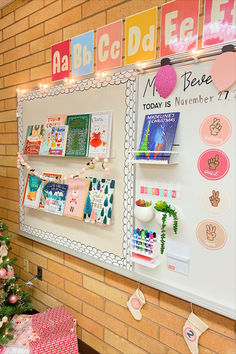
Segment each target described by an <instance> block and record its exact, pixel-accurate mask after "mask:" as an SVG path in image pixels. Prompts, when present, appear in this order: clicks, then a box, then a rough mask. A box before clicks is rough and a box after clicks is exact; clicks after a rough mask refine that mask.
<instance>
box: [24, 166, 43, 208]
mask: <svg viewBox="0 0 236 354" xmlns="http://www.w3.org/2000/svg"><path fill="white" fill-rule="evenodd" d="M41 190H42V180H41V178H39V177H36V176H34V175H31V174H30V173H29V174H28V176H27V180H26V184H25V192H24V197H23V202H22V204H23V205H24V206H26V207H29V208H35V209H37V208H38V206H39V202H40V197H41Z"/></svg>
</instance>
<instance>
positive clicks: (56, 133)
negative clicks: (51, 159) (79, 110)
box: [49, 125, 68, 156]
mask: <svg viewBox="0 0 236 354" xmlns="http://www.w3.org/2000/svg"><path fill="white" fill-rule="evenodd" d="M67 132H68V126H67V125H62V126H58V127H52V131H51V146H50V149H49V155H54V156H64V155H65V151H66V140H67Z"/></svg>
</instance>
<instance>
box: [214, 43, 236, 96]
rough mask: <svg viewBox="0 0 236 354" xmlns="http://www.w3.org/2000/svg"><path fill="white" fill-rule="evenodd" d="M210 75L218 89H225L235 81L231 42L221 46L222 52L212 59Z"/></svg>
mask: <svg viewBox="0 0 236 354" xmlns="http://www.w3.org/2000/svg"><path fill="white" fill-rule="evenodd" d="M211 77H212V80H213V83H214V85H215V86H216V88H217V89H218V90H219V91H225V90H228V89H230V87H231V86H232V85H233V84H234V83H235V82H236V53H235V52H234V46H233V45H232V44H229V45H225V46H224V47H223V48H222V54H221V55H219V56H218V58H217V59H216V60H215V61H214V63H213V65H212V68H211Z"/></svg>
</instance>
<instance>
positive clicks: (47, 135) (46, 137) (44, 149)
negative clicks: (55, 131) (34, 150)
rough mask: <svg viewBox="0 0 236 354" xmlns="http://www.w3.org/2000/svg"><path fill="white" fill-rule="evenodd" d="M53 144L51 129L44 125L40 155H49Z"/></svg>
mask: <svg viewBox="0 0 236 354" xmlns="http://www.w3.org/2000/svg"><path fill="white" fill-rule="evenodd" d="M50 145H51V129H50V128H46V126H43V128H42V130H41V145H40V150H39V155H46V156H47V155H49V149H50Z"/></svg>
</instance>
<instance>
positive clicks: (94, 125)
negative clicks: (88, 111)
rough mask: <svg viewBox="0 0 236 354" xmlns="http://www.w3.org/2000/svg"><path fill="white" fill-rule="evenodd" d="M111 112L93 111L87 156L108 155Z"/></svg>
mask: <svg viewBox="0 0 236 354" xmlns="http://www.w3.org/2000/svg"><path fill="white" fill-rule="evenodd" d="M111 125H112V112H101V113H93V114H92V117H91V128H90V140H89V156H90V157H95V156H98V155H100V154H101V155H102V156H104V157H109V155H110V141H111Z"/></svg>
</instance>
